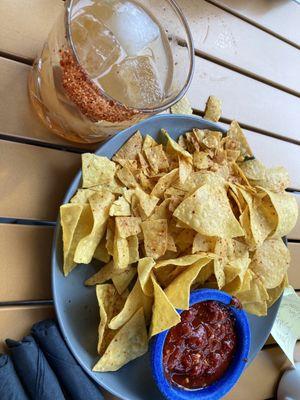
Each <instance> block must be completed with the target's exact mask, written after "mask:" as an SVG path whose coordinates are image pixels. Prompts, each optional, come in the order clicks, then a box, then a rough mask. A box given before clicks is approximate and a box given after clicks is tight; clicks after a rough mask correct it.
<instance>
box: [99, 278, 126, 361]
mask: <svg viewBox="0 0 300 400" xmlns="http://www.w3.org/2000/svg"><path fill="white" fill-rule="evenodd" d="M96 294H97V299H98V304H99V311H100V323H99V327H98V346H97V351H98V353H99V354H100V355H102V354H103V353H104V351H105V350H106V348H107V346H108V345H109V343H110V342H111V340H112V339H113V337H114V336H115V334H116V331H113V330H111V329H109V328H108V323H109V322H110V320H111V319H112V318H113V316H114V315H116V314H118V313H119V312H120V310H121V309H122V307H123V304H124V301H125V299H124V298H122V297H121V296H119V295H118V293H117V292H116V289H115V288H114V286H113V285H110V284H106V285H97V287H96Z"/></svg>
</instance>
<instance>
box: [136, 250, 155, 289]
mask: <svg viewBox="0 0 300 400" xmlns="http://www.w3.org/2000/svg"><path fill="white" fill-rule="evenodd" d="M154 266H155V261H154V260H153V258H152V257H144V258H141V259H140V260H139V263H138V267H137V270H138V276H139V281H140V284H141V288H142V291H143V292H144V294H145V295H146V296H152V295H153V284H152V280H151V271H152V269H153V268H154Z"/></svg>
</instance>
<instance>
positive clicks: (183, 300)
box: [165, 258, 210, 310]
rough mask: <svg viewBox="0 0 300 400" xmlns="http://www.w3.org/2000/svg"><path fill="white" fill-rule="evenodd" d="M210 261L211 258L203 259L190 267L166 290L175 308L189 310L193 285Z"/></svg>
mask: <svg viewBox="0 0 300 400" xmlns="http://www.w3.org/2000/svg"><path fill="white" fill-rule="evenodd" d="M209 261H210V259H209V258H202V259H201V260H199V261H198V262H196V263H195V264H193V265H191V266H189V267H188V268H187V269H185V270H183V272H182V273H181V274H180V275H178V276H177V277H176V278H175V279H174V280H173V281H172V282H171V283H170V285H169V286H168V287H167V288H166V289H165V294H166V295H167V297H168V299H169V300H170V302H171V303H172V304H173V306H174V307H175V308H179V309H181V310H187V309H188V308H189V302H190V291H191V285H192V283H193V282H194V280H195V279H196V278H197V276H198V274H199V272H200V271H201V269H202V268H203V267H204V266H205V265H206V264H208V263H209Z"/></svg>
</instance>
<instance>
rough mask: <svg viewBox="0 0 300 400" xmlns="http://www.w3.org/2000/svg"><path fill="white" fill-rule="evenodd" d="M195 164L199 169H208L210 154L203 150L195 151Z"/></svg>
mask: <svg viewBox="0 0 300 400" xmlns="http://www.w3.org/2000/svg"><path fill="white" fill-rule="evenodd" d="M193 165H194V167H195V168H197V169H207V168H209V165H210V160H209V158H208V154H207V153H204V152H203V151H195V152H194V154H193Z"/></svg>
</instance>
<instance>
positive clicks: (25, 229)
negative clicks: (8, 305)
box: [0, 224, 54, 302]
mask: <svg viewBox="0 0 300 400" xmlns="http://www.w3.org/2000/svg"><path fill="white" fill-rule="evenodd" d="M53 232H54V228H52V227H48V226H28V225H10V224H0V259H1V263H0V276H1V277H2V279H0V302H8V301H22V300H48V299H51V297H52V294H51V284H50V266H51V264H50V263H51V247H52V236H53Z"/></svg>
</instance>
